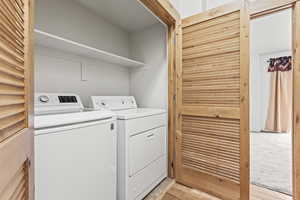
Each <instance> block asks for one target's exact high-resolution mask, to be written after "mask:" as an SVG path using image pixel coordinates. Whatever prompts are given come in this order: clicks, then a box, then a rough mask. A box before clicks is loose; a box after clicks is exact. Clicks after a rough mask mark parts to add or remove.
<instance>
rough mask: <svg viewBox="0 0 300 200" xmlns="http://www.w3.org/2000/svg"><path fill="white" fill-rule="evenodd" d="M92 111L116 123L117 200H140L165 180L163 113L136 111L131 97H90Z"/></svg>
mask: <svg viewBox="0 0 300 200" xmlns="http://www.w3.org/2000/svg"><path fill="white" fill-rule="evenodd" d="M91 102H92V107H93V109H95V110H97V109H104V108H106V109H110V110H112V111H114V113H115V114H116V116H117V119H118V184H117V185H118V186H117V187H118V195H117V196H118V200H141V199H143V198H144V197H145V196H146V195H147V194H148V193H149V192H150V191H151V190H152V189H153V188H154V187H155V186H156V185H157V184H158V183H159V182H161V181H162V180H163V179H164V178H165V177H167V141H166V140H167V113H166V111H165V110H162V109H151V108H138V107H137V104H136V101H135V98H134V97H133V96H124V97H123V96H121V97H118V96H113V97H111V96H93V97H91Z"/></svg>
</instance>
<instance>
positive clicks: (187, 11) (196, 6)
mask: <svg viewBox="0 0 300 200" xmlns="http://www.w3.org/2000/svg"><path fill="white" fill-rule="evenodd" d="M202 4H203V2H202V1H201V0H188V1H182V3H181V17H182V18H186V17H189V16H192V15H195V14H199V13H200V12H202V10H203V5H202Z"/></svg>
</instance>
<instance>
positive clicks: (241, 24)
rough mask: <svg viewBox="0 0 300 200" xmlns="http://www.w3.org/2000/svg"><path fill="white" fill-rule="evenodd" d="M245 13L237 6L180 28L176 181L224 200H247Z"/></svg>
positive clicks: (203, 15) (215, 11)
mask: <svg viewBox="0 0 300 200" xmlns="http://www.w3.org/2000/svg"><path fill="white" fill-rule="evenodd" d="M247 11H248V7H247V5H246V2H244V1H242V2H234V3H231V4H228V5H224V6H221V7H218V8H216V9H212V10H210V11H207V12H204V13H201V14H198V15H195V16H192V17H190V18H187V19H184V20H183V24H182V67H181V68H180V69H178V70H177V80H176V81H177V82H178V83H177V94H179V95H178V97H177V110H178V115H177V138H176V154H177V156H176V163H177V164H176V171H177V173H176V180H177V182H178V183H182V184H185V185H188V186H190V187H194V188H197V189H201V190H202V191H205V192H208V193H210V194H213V195H215V196H217V197H219V198H221V199H225V200H240V199H243V200H247V199H249V137H248V136H249V133H248V132H247V131H248V130H249V116H248V115H249V91H248V90H249V86H248V85H249V80H248V79H249V78H248V76H249V14H248V12H247ZM177 175H178V176H177ZM170 195H172V194H170Z"/></svg>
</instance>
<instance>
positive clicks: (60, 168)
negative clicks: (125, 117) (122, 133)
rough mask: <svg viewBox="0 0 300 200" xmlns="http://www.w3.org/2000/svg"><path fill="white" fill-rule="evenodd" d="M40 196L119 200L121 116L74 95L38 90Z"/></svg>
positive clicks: (37, 182)
mask: <svg viewBox="0 0 300 200" xmlns="http://www.w3.org/2000/svg"><path fill="white" fill-rule="evenodd" d="M34 120H35V199H36V200H83V199H88V200H99V199H105V200H115V199H116V181H117V180H116V179H117V178H116V175H117V167H116V161H117V156H116V151H117V138H116V118H115V117H114V116H113V113H112V112H110V111H107V110H106V111H89V112H84V111H83V106H82V103H81V101H80V98H79V97H78V96H77V95H74V94H36V97H35V118H34Z"/></svg>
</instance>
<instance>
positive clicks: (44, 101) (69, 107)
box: [34, 93, 83, 114]
mask: <svg viewBox="0 0 300 200" xmlns="http://www.w3.org/2000/svg"><path fill="white" fill-rule="evenodd" d="M34 104H35V114H51V113H60V112H79V111H82V110H83V105H82V103H81V100H80V97H79V96H78V95H76V94H69V93H61V94H56V93H36V94H35V102H34Z"/></svg>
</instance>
